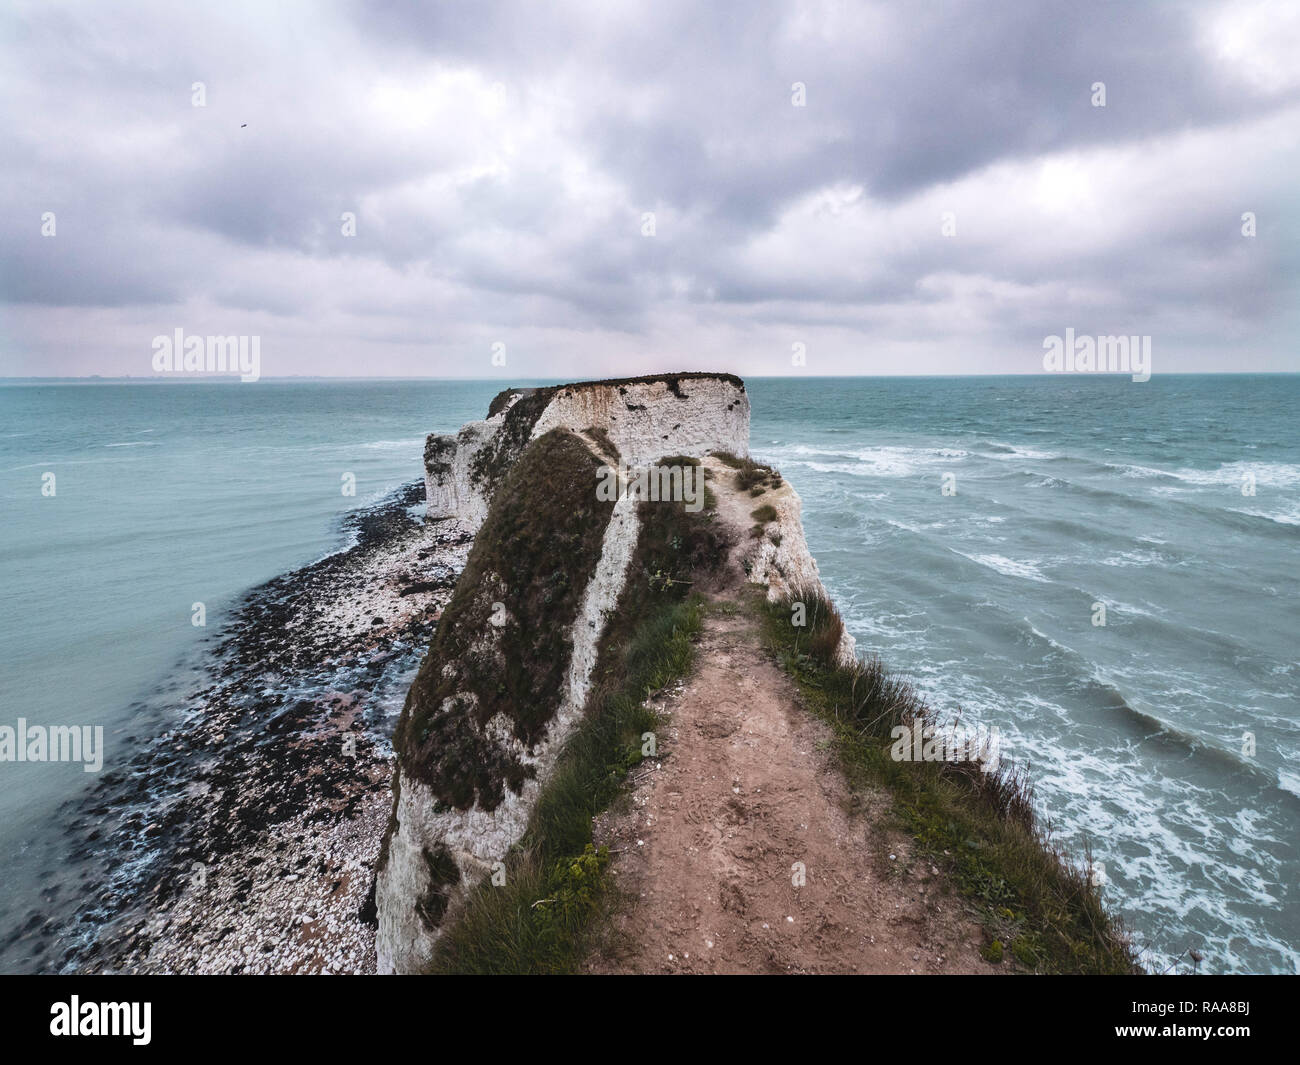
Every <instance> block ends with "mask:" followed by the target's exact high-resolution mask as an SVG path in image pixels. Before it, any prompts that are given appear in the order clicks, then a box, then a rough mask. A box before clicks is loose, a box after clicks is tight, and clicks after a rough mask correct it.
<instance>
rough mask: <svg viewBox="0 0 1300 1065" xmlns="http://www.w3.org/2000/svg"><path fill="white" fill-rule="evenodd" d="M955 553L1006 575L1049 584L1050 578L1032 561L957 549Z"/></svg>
mask: <svg viewBox="0 0 1300 1065" xmlns="http://www.w3.org/2000/svg"><path fill="white" fill-rule="evenodd" d="M955 554H958V555H961V556H962V558H968V559H970V560H971V561H972V562H975V563H978V564H979V565H981V566H986V567H987V568H989V569H991V570H996V571H997V572H998V573H1001V574H1003V575H1004V576H1006V577H1021V578H1023V579H1024V580H1027V581H1037V582H1038V583H1040V584H1050V583H1051V579H1050V578H1049V577H1045V576H1043V574H1042V572H1041V571H1040V570H1039V568H1038V563H1034V562H1017V561H1016V560H1015V559H1012V558H1006V557H1005V556H1003V555H968V554H966V553H965V552H964V551H957V552H955Z"/></svg>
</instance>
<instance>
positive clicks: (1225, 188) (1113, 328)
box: [0, 0, 1300, 378]
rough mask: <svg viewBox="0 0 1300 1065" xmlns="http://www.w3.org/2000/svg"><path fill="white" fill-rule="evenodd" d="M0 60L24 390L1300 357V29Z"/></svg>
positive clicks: (17, 43)
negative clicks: (222, 380) (234, 350)
mask: <svg viewBox="0 0 1300 1065" xmlns="http://www.w3.org/2000/svg"><path fill="white" fill-rule="evenodd" d="M0 42H2V43H0V49H2V50H3V53H4V61H3V63H0V136H3V139H4V144H5V151H4V161H3V164H2V165H0V193H2V194H3V212H2V217H3V222H2V223H0V236H2V238H3V239H2V241H0V300H3V303H2V304H0V375H9V376H26V375H83V374H102V375H106V376H109V375H122V374H131V375H135V376H145V375H148V374H150V372H151V368H150V361H149V360H150V355H151V348H150V341H151V338H152V337H154V336H155V335H158V334H170V333H171V332H172V331H173V330H175V329H176V328H182V329H184V331H185V332H186V333H188V334H199V335H201V334H222V335H258V336H260V337H261V338H262V342H261V344H262V353H263V354H262V365H263V374H264V375H265V376H277V375H289V374H323V375H419V376H476V377H481V376H493V375H504V376H509V377H514V378H531V377H566V378H576V377H584V376H592V375H609V374H620V375H621V374H629V373H636V372H649V371H654V370H661V369H675V368H708V369H727V370H733V371H736V372H740V373H747V374H773V373H786V372H798V373H983V372H1034V371H1036V370H1038V369H1040V368H1041V357H1042V346H1041V345H1042V340H1043V338H1044V337H1045V336H1047V335H1051V334H1056V333H1061V332H1062V331H1063V330H1064V329H1065V328H1067V327H1071V328H1074V329H1076V330H1077V331H1078V332H1080V333H1094V334H1112V333H1116V334H1118V333H1122V334H1126V335H1128V334H1142V335H1150V336H1152V337H1153V338H1154V348H1155V369H1156V372H1157V373H1160V372H1171V371H1176V370H1186V371H1194V370H1243V369H1256V370H1294V369H1297V368H1300V366H1298V365H1297V364H1298V362H1300V359H1298V358H1297V349H1296V338H1297V336H1300V329H1298V328H1297V327H1300V311H1298V310H1297V308H1298V307H1300V300H1298V299H1297V290H1296V281H1297V265H1298V263H1297V251H1296V248H1297V246H1298V244H1297V240H1298V238H1300V221H1298V219H1297V212H1298V208H1297V204H1296V196H1295V193H1294V188H1295V175H1296V173H1297V172H1298V168H1300V66H1297V65H1296V64H1295V62H1294V58H1293V57H1294V55H1295V54H1296V53H1297V51H1300V14H1298V13H1297V11H1296V9H1295V8H1294V6H1293V5H1287V4H1273V3H1265V2H1253V0H1232V2H1223V3H1203V4H1172V3H1171V4H1165V3H1138V2H1122V3H1087V4H1078V3H1034V4H1029V3H1025V4H1001V3H998V4H995V3H978V4H977V3H925V4H908V3H897V4H869V3H859V4H848V3H845V4H841V3H781V4H776V3H741V2H736V3H732V4H708V5H705V4H698V3H679V2H675V0H667V2H656V3H653V4H650V3H645V4H626V3H590V4H555V5H544V6H543V5H537V4H525V3H491V2H489V3H455V2H453V3H446V4H439V5H428V6H427V9H426V6H425V5H414V4H410V5H407V4H397V3H387V2H385V3H338V4H334V5H326V4H306V3H303V4H294V3H286V4H274V5H268V4H264V3H247V4H241V3H225V4H221V5H204V7H203V9H202V10H200V9H199V8H198V7H197V6H193V5H177V4H173V3H157V4H153V3H133V4H125V5H114V6H113V8H112V9H111V10H110V9H109V8H108V7H107V6H106V5H95V4H59V3H51V2H41V3H33V4H18V5H10V6H9V7H8V8H7V10H6V12H5V13H4V14H3V15H2V16H0ZM1098 83H1101V85H1102V86H1104V99H1105V105H1104V106H1098V105H1097V104H1098V100H1099V87H1098ZM1247 214H1249V215H1250V216H1251V217H1252V218H1253V219H1254V227H1255V228H1254V235H1253V236H1250V235H1246V233H1244V232H1243V229H1244V228H1248V227H1246V226H1245V223H1244V221H1243V215H1247ZM349 218H353V219H355V223H354V224H355V233H354V234H352V233H351V232H350V230H351V228H352V226H351V225H350V224H349V223H348V219H349ZM51 234H52V235H51ZM498 343H500V344H504V345H505V351H506V353H507V358H506V366H505V367H497V366H493V365H492V363H491V361H490V358H491V353H492V350H493V345H494V344H498ZM794 344H802V345H804V348H805V350H806V352H807V365H806V366H804V367H792V366H791V358H790V353H791V350H792V345H794Z"/></svg>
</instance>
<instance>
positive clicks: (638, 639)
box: [429, 502, 727, 974]
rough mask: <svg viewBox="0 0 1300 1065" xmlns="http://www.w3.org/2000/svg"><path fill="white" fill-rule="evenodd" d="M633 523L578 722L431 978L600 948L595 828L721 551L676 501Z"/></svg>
mask: <svg viewBox="0 0 1300 1065" xmlns="http://www.w3.org/2000/svg"><path fill="white" fill-rule="evenodd" d="M638 517H639V518H640V520H641V532H640V535H639V537H638V540H637V548H636V552H635V554H634V556H633V558H632V561H631V563H630V564H629V569H628V577H627V584H626V586H625V588H624V590H623V594H622V595H621V596H620V598H619V604H618V609H617V611H616V612H615V613H614V615H613V616H612V617H611V618H610V620H609V623H608V625H607V627H606V631H605V633H604V635H603V636H602V638H601V643H600V649H599V655H598V661H597V666H596V671H595V675H594V689H593V692H592V695H591V697H590V699H589V701H588V703H587V709H586V714H585V716H584V719H583V722H582V724H581V725H580V726H579V728H578V730H577V732H576V733H575V734H574V735H573V737H572V738H571V739H570V740H569V742H568V743H567V744H566V746H565V748H564V751H563V753H562V754H561V757H560V761H559V763H558V765H557V766H556V770H555V772H554V773H553V775H552V776H551V778H550V779H549V780H548V781H547V783H546V785H545V786H544V787H543V788H542V792H541V796H540V797H539V799H538V802H537V805H536V807H535V808H534V810H533V813H532V817H531V818H530V821H529V826H528V830H527V832H526V833H525V835H524V838H523V839H522V840H521V841H520V843H519V844H518V845H517V846H516V847H515V848H514V849H513V850H512V852H511V853H510V855H509V856H508V857H507V859H506V882H505V884H503V885H494V884H492V883H491V881H490V880H486V881H484V882H483V883H482V884H480V885H478V886H477V887H475V888H473V889H472V890H471V891H470V892H469V893H468V895H467V897H466V899H465V902H464V904H463V905H462V906H459V907H458V908H457V909H456V910H455V911H454V913H452V914H451V915H450V916H449V918H448V922H447V925H446V927H445V928H444V931H443V934H442V936H441V937H440V938H439V940H438V944H437V948H436V951H435V954H434V958H433V961H432V963H431V966H430V969H429V971H430V972H435V973H484V974H486V973H567V972H575V971H577V970H578V968H579V967H580V966H581V964H582V961H583V959H584V958H585V957H587V955H588V953H589V951H590V950H591V949H592V947H593V945H594V944H595V942H596V939H597V937H598V935H599V933H600V930H601V927H602V925H603V923H604V920H603V919H604V917H605V915H606V914H607V913H608V910H609V908H610V906H611V905H612V903H613V901H614V892H613V889H612V888H611V886H610V884H609V881H608V877H607V868H608V863H609V855H608V854H607V853H605V852H604V850H603V848H602V849H597V848H596V847H595V846H594V843H593V839H592V827H591V826H592V818H593V817H595V816H596V815H597V814H598V813H600V812H601V811H603V810H605V809H606V808H607V807H608V806H609V804H610V803H611V802H612V801H613V800H614V799H615V798H616V797H617V796H618V795H619V794H620V793H621V792H622V790H623V788H624V786H625V781H626V778H627V774H628V772H629V771H630V770H631V769H632V768H633V767H635V766H636V765H638V764H640V762H641V761H642V760H643V759H644V758H645V757H647V755H646V754H645V753H643V752H644V751H645V746H644V740H643V737H644V735H645V734H646V733H647V732H654V731H655V730H656V729H657V728H658V727H659V724H660V723H659V721H658V718H657V715H656V714H655V712H654V711H653V710H652V709H650V708H649V707H648V706H647V705H646V702H647V696H649V695H651V694H653V693H655V692H657V691H659V690H660V689H662V688H664V687H667V686H668V685H669V684H671V683H672V682H673V681H675V680H677V679H678V678H680V677H683V676H685V675H686V674H687V673H688V672H689V670H690V668H691V665H692V663H693V661H694V653H695V646H694V645H695V641H696V640H697V639H698V635H699V632H700V627H701V615H702V610H703V599H702V597H701V596H700V595H699V594H697V593H695V592H694V591H693V587H692V586H693V585H694V583H695V581H696V580H697V579H698V578H699V577H700V576H702V575H705V574H707V573H709V572H711V571H713V570H714V569H715V568H716V567H717V566H718V565H720V564H721V562H722V561H723V559H724V558H725V557H726V548H727V544H726V541H725V540H724V539H723V538H722V536H721V534H720V533H719V531H718V529H717V527H716V522H715V521H714V520H713V516H712V515H710V514H708V513H707V512H696V513H691V512H689V511H687V510H686V509H685V508H684V507H683V506H682V504H681V503H680V502H678V503H672V504H665V503H651V502H642V503H641V504H640V505H639V506H638ZM665 578H667V579H665Z"/></svg>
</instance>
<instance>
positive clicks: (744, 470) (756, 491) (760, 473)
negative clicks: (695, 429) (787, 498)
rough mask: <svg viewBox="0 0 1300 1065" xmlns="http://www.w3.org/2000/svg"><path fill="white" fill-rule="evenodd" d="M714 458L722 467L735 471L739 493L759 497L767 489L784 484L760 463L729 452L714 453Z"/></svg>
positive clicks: (770, 468)
mask: <svg viewBox="0 0 1300 1065" xmlns="http://www.w3.org/2000/svg"><path fill="white" fill-rule="evenodd" d="M714 456H715V457H716V458H717V459H718V461H719V462H721V463H723V465H726V466H730V467H731V468H732V469H733V470H735V471H736V476H735V479H734V483H735V485H736V488H737V489H738V490H739V491H741V492H748V493H749V494H750V495H751V496H761V495H763V494H764V493H765V492H766V491H767V490H768V489H769V488H780V487H781V485H782V484H784V483H785V482H784V481H783V480H782V479H781V475H780V474H779V473H777V471H776V470H774V469H773V468H772V467H771V466H766V465H764V464H763V463H761V462H755V461H754V460H753V459H742V458H738V457H737V456H735V455H733V454H732V453H731V452H729V451H715V452H714Z"/></svg>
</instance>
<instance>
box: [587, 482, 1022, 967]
mask: <svg viewBox="0 0 1300 1065" xmlns="http://www.w3.org/2000/svg"><path fill="white" fill-rule="evenodd" d="M705 467H706V468H707V469H708V470H709V471H711V474H712V476H711V477H710V480H709V484H710V487H711V489H712V491H713V493H714V495H715V496H716V498H717V515H718V518H717V520H718V521H719V522H720V523H722V524H723V525H724V527H725V528H726V529H727V531H728V532H729V533H730V534H731V540H732V543H733V546H732V548H731V551H730V555H729V558H728V560H727V563H726V566H725V567H724V570H723V576H722V577H721V578H720V580H719V581H718V583H717V584H716V585H715V586H713V587H710V588H707V589H704V590H703V591H704V593H705V596H706V599H707V600H708V603H709V605H708V608H707V610H706V615H705V620H704V626H703V632H702V636H701V640H700V644H699V647H698V654H697V655H696V661H695V666H694V668H693V670H692V672H691V674H690V675H689V676H688V677H687V678H685V680H684V682H683V683H681V684H680V685H678V686H676V687H674V688H672V689H670V690H668V691H666V692H664V693H661V694H660V696H659V697H658V699H657V701H656V704H655V705H656V710H657V711H658V712H659V713H660V714H661V715H662V716H663V718H664V719H665V720H666V721H667V727H666V728H665V729H664V730H663V731H662V733H661V734H659V735H658V736H657V742H658V754H659V758H657V759H651V760H647V761H646V762H645V763H643V766H642V768H641V770H640V771H639V773H638V775H637V776H636V777H635V778H634V783H633V785H632V787H631V790H630V794H629V795H628V797H627V799H626V800H625V801H622V802H620V803H618V804H616V805H615V807H614V808H612V809H611V810H610V811H608V812H607V813H605V814H604V815H602V816H601V817H600V818H599V819H598V820H597V822H596V825H595V837H596V843H597V844H598V845H600V844H604V845H608V846H609V848H610V850H611V852H612V853H613V854H614V856H615V861H614V863H613V866H612V868H613V870H614V878H615V883H616V884H617V886H618V888H619V889H620V891H621V892H622V893H623V896H624V899H625V903H624V904H623V905H622V906H621V907H619V908H618V910H617V912H616V913H615V915H614V918H613V928H612V934H611V935H609V936H606V937H604V939H603V940H602V945H601V947H600V948H599V950H598V951H597V953H596V954H595V955H594V956H592V957H591V958H590V959H589V961H588V963H587V970H588V971H590V972H636V973H893V974H906V973H994V972H998V971H999V969H998V967H996V966H993V965H991V964H989V963H988V962H986V961H984V960H983V959H982V958H981V957H980V954H979V945H980V943H981V932H980V927H979V925H978V923H977V921H976V920H975V918H974V916H973V915H972V913H971V911H970V909H969V908H968V906H967V904H965V903H964V902H963V901H962V900H961V898H960V897H959V896H958V895H956V894H955V893H952V892H950V891H949V888H948V882H947V879H946V878H945V877H943V876H941V875H940V874H939V871H938V870H937V869H936V868H934V867H933V866H932V865H930V863H929V862H928V861H926V860H924V859H923V858H921V857H918V856H915V855H914V854H913V849H914V848H913V846H912V843H911V841H910V840H909V839H908V837H907V836H906V835H905V834H904V833H902V832H901V831H898V830H897V829H895V828H893V827H892V825H891V823H890V818H889V815H888V805H889V803H888V799H887V797H886V796H885V795H884V794H883V793H879V792H873V791H864V790H862V789H860V788H857V789H851V788H850V786H849V784H848V782H847V781H846V779H845V776H844V774H843V773H842V772H841V771H840V768H839V766H838V764H837V761H836V756H835V753H834V751H833V748H832V743H831V738H830V735H829V729H828V728H827V726H826V725H825V724H823V723H822V722H821V721H819V720H818V719H816V718H815V717H814V716H813V715H812V714H811V713H810V712H808V711H807V710H805V709H804V708H803V707H802V706H801V705H800V696H799V693H798V690H797V688H796V686H795V684H794V682H793V681H792V680H791V679H790V678H789V677H788V676H787V675H786V674H785V673H784V672H783V671H782V670H781V669H780V668H779V667H778V666H777V665H776V664H775V663H774V662H773V661H772V659H771V656H770V655H769V654H768V653H767V652H766V651H765V650H764V647H763V642H762V636H761V633H760V628H759V622H758V620H757V619H756V618H755V616H754V612H753V611H752V609H750V608H749V606H748V605H747V598H748V597H750V596H752V595H753V594H754V589H753V587H752V585H751V586H749V587H747V586H746V585H747V575H746V569H745V566H744V563H745V560H746V559H747V557H749V556H751V555H752V552H753V551H754V540H753V538H751V536H750V527H751V526H752V525H753V517H752V516H751V508H752V507H753V505H754V502H755V501H754V500H753V499H752V498H751V497H750V496H749V494H748V493H746V492H743V491H741V490H740V489H738V488H737V487H736V486H735V484H734V477H733V476H732V471H731V470H729V469H728V468H727V466H726V465H724V464H723V463H722V462H721V461H720V460H718V459H717V458H715V457H713V458H709V459H707V460H706V462H705ZM784 494H790V495H792V490H791V489H790V487H789V486H788V485H782V486H781V487H779V488H775V489H772V490H771V491H770V492H769V493H768V494H766V495H765V496H764V501H769V500H770V501H772V502H777V503H780V502H781V498H780V497H781V496H782V495H784Z"/></svg>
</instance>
